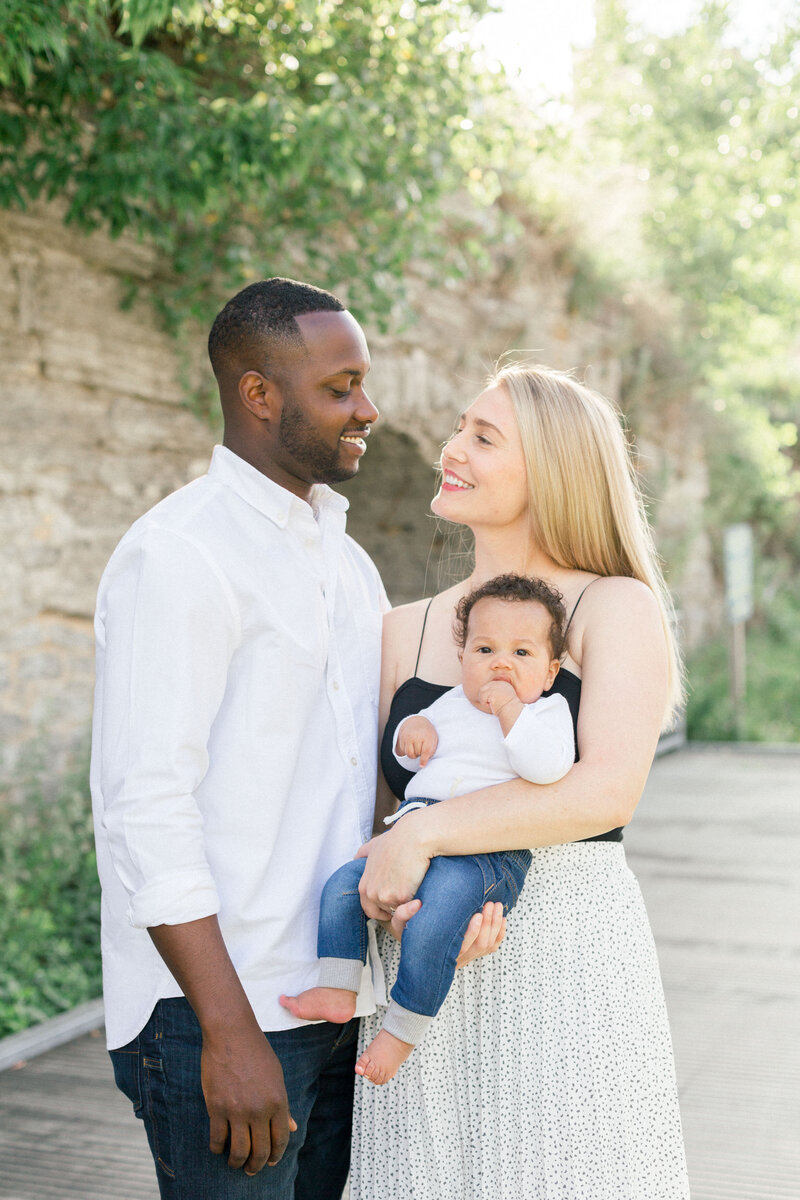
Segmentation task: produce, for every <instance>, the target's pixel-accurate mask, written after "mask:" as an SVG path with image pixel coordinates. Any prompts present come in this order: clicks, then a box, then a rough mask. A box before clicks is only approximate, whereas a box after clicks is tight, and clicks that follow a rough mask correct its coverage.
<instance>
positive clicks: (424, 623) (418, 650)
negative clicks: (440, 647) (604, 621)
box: [414, 596, 575, 675]
mask: <svg viewBox="0 0 800 1200" xmlns="http://www.w3.org/2000/svg"><path fill="white" fill-rule="evenodd" d="M432 604H433V596H431V598H430V600H429V601H428V607H427V608H426V609H425V616H424V618H423V620H422V629H421V631H420V635H419V646H418V647H417V661H416V662H415V663H414V674H415V675H416V673H417V668H418V667H419V656H420V654H422V639H423V638H424V637H425V626H426V625H427V624H428V613H429V612H430V610H431V605H432ZM574 611H575V610H574V609H573V612H574Z"/></svg>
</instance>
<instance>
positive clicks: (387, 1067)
mask: <svg viewBox="0 0 800 1200" xmlns="http://www.w3.org/2000/svg"><path fill="white" fill-rule="evenodd" d="M413 1049H414V1047H413V1046H412V1045H411V1044H410V1042H401V1041H400V1038H396V1037H395V1036H394V1034H393V1033H387V1032H386V1030H385V1029H382V1030H381V1031H380V1033H378V1034H376V1035H375V1037H374V1038H373V1039H372V1041H371V1042H370V1044H369V1045H368V1046H367V1048H366V1050H365V1051H364V1053H363V1054H362V1055H361V1058H360V1059H359V1060H358V1062H357V1063H356V1075H363V1076H364V1078H365V1079H368V1080H369V1081H370V1083H388V1082H389V1080H390V1079H394V1077H395V1075H396V1074H397V1072H398V1069H399V1068H400V1067H401V1066H402V1064H403V1063H404V1062H405V1061H406V1059H407V1058H408V1056H409V1054H410V1053H411V1051H412V1050H413Z"/></svg>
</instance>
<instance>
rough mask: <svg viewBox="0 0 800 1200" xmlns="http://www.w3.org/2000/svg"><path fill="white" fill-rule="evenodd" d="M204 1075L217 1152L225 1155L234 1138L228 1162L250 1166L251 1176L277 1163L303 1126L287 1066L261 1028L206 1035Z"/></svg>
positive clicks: (247, 1172) (247, 1170)
mask: <svg viewBox="0 0 800 1200" xmlns="http://www.w3.org/2000/svg"><path fill="white" fill-rule="evenodd" d="M201 1078H202V1083H203V1095H204V1097H205V1102H206V1108H207V1109H208V1115H209V1118H210V1121H211V1137H210V1140H209V1148H210V1150H211V1152H212V1153H213V1154H222V1153H224V1151H225V1147H226V1145H227V1144H228V1140H229V1138H230V1143H229V1145H230V1152H229V1154H228V1166H230V1167H234V1168H236V1167H244V1172H245V1175H256V1174H257V1173H258V1172H259V1171H260V1170H261V1168H262V1167H263V1166H264V1165H265V1163H269V1165H270V1166H275V1164H276V1163H278V1162H279V1161H280V1159H281V1157H282V1156H283V1152H284V1150H285V1149H286V1147H287V1145H288V1142H289V1133H290V1131H291V1132H294V1131H295V1130H296V1129H297V1125H296V1124H295V1122H294V1121H293V1120H292V1117H291V1115H290V1113H289V1102H288V1099H287V1096H286V1088H285V1087H284V1082H283V1071H282V1069H281V1065H280V1063H279V1062H278V1059H277V1057H276V1056H275V1053H274V1051H273V1050H272V1047H271V1046H270V1044H269V1042H268V1041H267V1039H266V1038H265V1036H264V1034H263V1033H262V1032H261V1030H260V1029H259V1028H258V1027H257V1026H255V1027H254V1028H252V1029H247V1030H243V1029H241V1028H237V1029H236V1030H235V1031H234V1030H233V1029H229V1030H228V1031H227V1032H226V1033H224V1034H223V1035H222V1036H221V1037H218V1038H217V1037H214V1036H213V1035H209V1034H206V1035H204V1037H203V1055H202V1059H201Z"/></svg>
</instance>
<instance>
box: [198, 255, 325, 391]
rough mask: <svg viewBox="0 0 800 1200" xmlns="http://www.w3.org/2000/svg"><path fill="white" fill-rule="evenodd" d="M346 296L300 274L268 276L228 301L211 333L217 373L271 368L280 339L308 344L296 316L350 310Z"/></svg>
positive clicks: (210, 354)
mask: <svg viewBox="0 0 800 1200" xmlns="http://www.w3.org/2000/svg"><path fill="white" fill-rule="evenodd" d="M344 308H345V306H344V305H343V304H342V302H341V300H338V299H337V298H336V296H334V295H332V294H331V293H330V292H325V291H323V290H322V288H318V287H314V286H313V285H312V284H310V283H299V282H298V281H297V280H296V279H281V278H279V277H276V278H274V279H262V280H260V281H259V282H258V283H251V284H249V285H248V286H247V287H246V288H243V289H242V291H241V292H238V293H237V294H236V295H235V296H233V297H232V299H230V300H229V301H228V303H227V304H226V305H225V307H224V308H223V310H222V312H220V313H219V314H218V315H217V317H216V319H215V321H214V324H213V325H212V326H211V332H210V333H209V335H208V357H209V358H210V359H211V367H212V369H213V371H214V374H215V375H216V377H217V379H220V378H221V377H222V376H225V375H234V374H235V375H236V376H237V377H240V376H241V375H243V374H244V373H245V371H250V370H253V371H260V372H261V373H262V374H264V375H268V374H269V373H270V369H271V366H272V363H271V361H270V360H271V357H272V354H271V351H272V347H273V345H274V344H275V343H277V342H284V343H287V342H288V343H291V344H293V345H295V346H302V344H303V336H302V334H301V332H300V326H299V325H298V324H297V321H296V319H295V318H296V317H299V316H302V315H303V314H304V313H312V312H344Z"/></svg>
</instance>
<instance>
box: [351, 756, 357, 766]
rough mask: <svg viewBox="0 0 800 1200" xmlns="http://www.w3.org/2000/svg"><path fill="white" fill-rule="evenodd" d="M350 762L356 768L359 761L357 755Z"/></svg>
mask: <svg viewBox="0 0 800 1200" xmlns="http://www.w3.org/2000/svg"><path fill="white" fill-rule="evenodd" d="M350 762H351V763H352V764H353V766H354V767H357V766H358V759H357V758H356V756H355V755H353V757H352V758H351V759H350Z"/></svg>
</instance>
